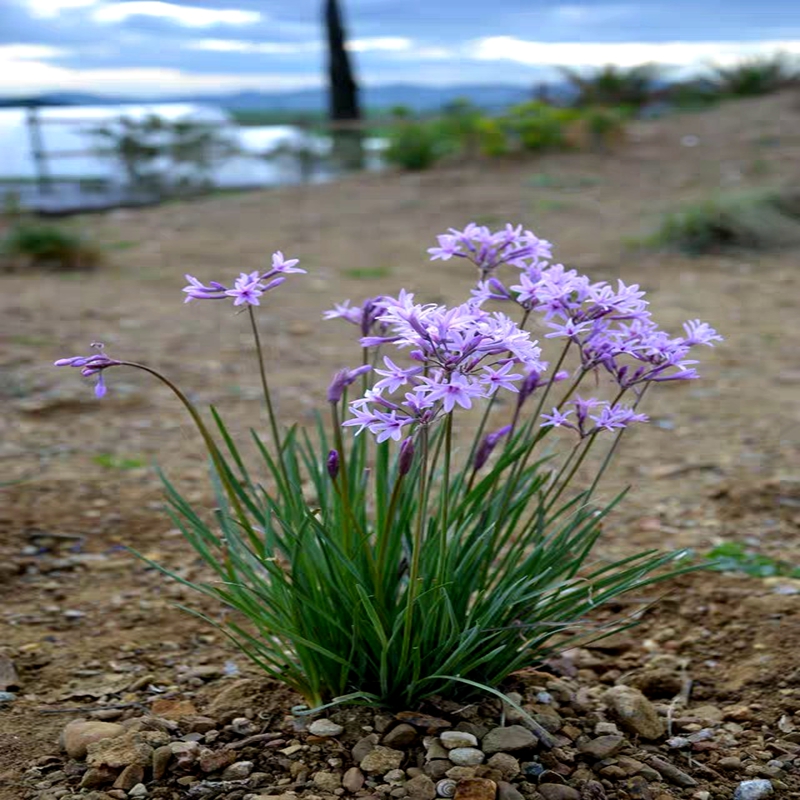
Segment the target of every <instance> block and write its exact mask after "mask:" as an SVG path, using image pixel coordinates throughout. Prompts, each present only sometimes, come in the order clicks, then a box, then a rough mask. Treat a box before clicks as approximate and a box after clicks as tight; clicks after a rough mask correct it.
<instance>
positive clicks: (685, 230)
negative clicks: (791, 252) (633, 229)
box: [649, 190, 800, 255]
mask: <svg viewBox="0 0 800 800" xmlns="http://www.w3.org/2000/svg"><path fill="white" fill-rule="evenodd" d="M797 241H800V194H798V192H796V191H787V190H768V191H759V192H743V193H739V194H733V195H726V196H722V195H719V196H715V197H712V198H709V199H707V200H704V201H702V202H700V203H693V204H690V205H687V206H686V207H685V208H683V209H680V210H678V211H674V212H672V213H670V214H668V215H667V216H666V217H665V218H664V220H663V221H662V223H661V225H660V227H659V228H658V230H657V231H656V232H655V234H654V235H653V236H652V237H651V239H650V240H649V243H650V244H652V245H654V246H657V247H666V248H671V249H676V250H681V251H683V252H685V253H689V254H691V255H701V254H704V253H712V252H718V251H721V250H726V249H753V250H764V249H769V248H773V247H780V246H783V245H789V244H792V243H794V242H797Z"/></svg>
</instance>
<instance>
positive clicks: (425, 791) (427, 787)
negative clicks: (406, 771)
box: [405, 775, 436, 800]
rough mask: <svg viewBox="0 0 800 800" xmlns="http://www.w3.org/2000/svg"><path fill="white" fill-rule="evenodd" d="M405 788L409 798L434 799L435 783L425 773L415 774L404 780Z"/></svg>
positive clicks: (417, 799) (410, 799) (412, 799)
mask: <svg viewBox="0 0 800 800" xmlns="http://www.w3.org/2000/svg"><path fill="white" fill-rule="evenodd" d="M405 788H406V791H407V792H408V798H409V800H434V798H435V797H436V784H435V783H434V782H433V781H432V780H431V779H430V778H429V777H428V776H427V775H415V776H414V777H413V778H411V780H409V781H406V784H405Z"/></svg>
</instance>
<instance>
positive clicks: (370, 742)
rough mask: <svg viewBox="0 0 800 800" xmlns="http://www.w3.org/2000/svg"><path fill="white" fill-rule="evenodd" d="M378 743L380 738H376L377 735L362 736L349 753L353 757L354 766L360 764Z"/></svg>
mask: <svg viewBox="0 0 800 800" xmlns="http://www.w3.org/2000/svg"><path fill="white" fill-rule="evenodd" d="M379 741H380V736H378V734H377V733H370V734H369V736H364V737H363V738H362V739H359V740H358V741H357V742H356V743H355V745H354V746H353V749H352V750H351V751H350V752H351V754H352V756H353V761H355V762H356V764H360V763H361V762H362V761H363V760H364V759H365V758H366V757H367V755H368V754H369V753H371V752H372V751H373V750H374V749H375V747H376V746H377V744H378V742H379Z"/></svg>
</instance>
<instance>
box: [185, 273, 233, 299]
mask: <svg viewBox="0 0 800 800" xmlns="http://www.w3.org/2000/svg"><path fill="white" fill-rule="evenodd" d="M185 277H186V280H187V281H189V285H188V286H186V287H185V288H184V289H183V291H184V292H186V294H187V297H186V299H185V300H184V301H183V302H184V303H188V302H189V301H190V300H224V299H225V292H226V291H227V288H226V287H225V286H223V285H222V284H221V283H217V282H216V281H211V283H209V285H208V286H204V285H203V284H202V283H200V281H199V280H197V278H193V277H192V276H191V275H186V276H185Z"/></svg>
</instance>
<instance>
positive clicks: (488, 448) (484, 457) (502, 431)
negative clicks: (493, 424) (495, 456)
mask: <svg viewBox="0 0 800 800" xmlns="http://www.w3.org/2000/svg"><path fill="white" fill-rule="evenodd" d="M510 430H511V426H510V425H504V426H503V427H502V428H499V429H498V430H496V431H495V432H494V433H489V434H487V435H486V436H484V438H483V441H482V442H481V443H480V445H479V446H478V450H477V452H476V453H475V469H476V470H479V469H480V468H481V467H482V466H483V465H484V464H485V463H486V462H487V461H488V460H489V456H490V455H491V454H492V450H494V448H495V447H496V446H497V443H498V442H499V441H500V440H501V439H502V438H503V437H504V436H505V435H507V434H508V433H509V431H510Z"/></svg>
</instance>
